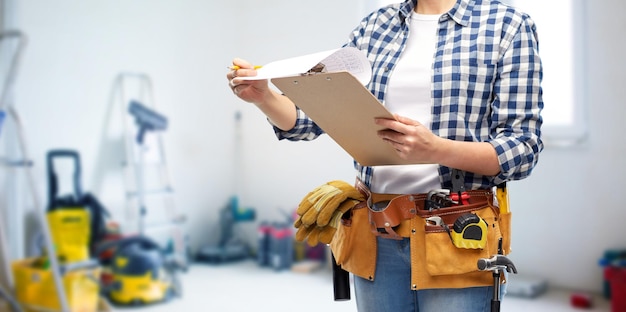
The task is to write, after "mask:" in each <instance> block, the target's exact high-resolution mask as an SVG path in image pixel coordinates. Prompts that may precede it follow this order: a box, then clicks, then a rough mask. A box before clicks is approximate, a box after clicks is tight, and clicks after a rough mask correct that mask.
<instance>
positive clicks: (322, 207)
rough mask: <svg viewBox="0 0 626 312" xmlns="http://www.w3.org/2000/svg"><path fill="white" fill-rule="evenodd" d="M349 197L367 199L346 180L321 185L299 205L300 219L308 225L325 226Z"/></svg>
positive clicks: (360, 199)
mask: <svg viewBox="0 0 626 312" xmlns="http://www.w3.org/2000/svg"><path fill="white" fill-rule="evenodd" d="M348 198H350V199H355V200H359V201H364V200H365V198H364V197H363V194H361V192H359V191H358V190H357V189H356V188H354V187H353V186H352V185H350V184H348V183H346V182H344V181H338V180H336V181H330V182H328V183H326V184H324V185H321V186H319V187H317V188H315V189H314V190H313V191H311V192H309V194H307V195H306V196H305V197H304V199H302V201H301V202H300V205H298V210H297V213H298V215H299V216H300V218H299V220H300V222H302V224H304V225H306V226H311V225H313V224H316V225H317V226H325V225H327V224H328V222H329V221H330V219H331V218H332V216H333V213H334V212H335V210H337V208H338V207H339V205H341V203H342V202H343V201H345V200H346V199H348ZM296 222H298V221H296Z"/></svg>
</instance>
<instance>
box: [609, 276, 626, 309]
mask: <svg viewBox="0 0 626 312" xmlns="http://www.w3.org/2000/svg"><path fill="white" fill-rule="evenodd" d="M604 278H605V279H606V280H607V281H608V282H609V283H610V284H611V311H612V312H624V311H626V268H620V267H613V266H608V267H606V268H604Z"/></svg>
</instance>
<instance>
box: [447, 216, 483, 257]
mask: <svg viewBox="0 0 626 312" xmlns="http://www.w3.org/2000/svg"><path fill="white" fill-rule="evenodd" d="M449 233H450V238H451V239H452V243H453V244H454V246H456V247H457V248H465V249H483V248H485V246H486V245H487V222H486V221H485V220H483V219H482V218H481V217H479V216H478V215H476V214H474V213H471V212H468V213H465V214H462V215H461V216H460V217H458V218H457V219H456V221H454V225H453V226H452V231H450V232H449Z"/></svg>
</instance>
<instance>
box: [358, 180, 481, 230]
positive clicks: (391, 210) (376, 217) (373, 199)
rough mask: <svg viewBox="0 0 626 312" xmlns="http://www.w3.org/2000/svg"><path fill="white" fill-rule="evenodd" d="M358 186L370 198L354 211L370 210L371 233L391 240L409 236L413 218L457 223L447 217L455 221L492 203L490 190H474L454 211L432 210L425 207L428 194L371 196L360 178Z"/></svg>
mask: <svg viewBox="0 0 626 312" xmlns="http://www.w3.org/2000/svg"><path fill="white" fill-rule="evenodd" d="M355 186H356V188H357V189H358V190H359V191H360V192H361V193H362V194H363V195H364V196H365V198H366V199H367V200H366V201H364V202H362V203H360V204H359V205H357V206H356V207H355V209H358V208H365V207H367V208H368V212H369V222H370V225H371V230H372V233H374V234H375V235H376V236H380V237H384V238H390V239H402V238H405V237H409V236H410V232H411V231H410V229H409V226H408V221H409V220H410V219H412V218H413V217H416V216H419V217H422V218H428V217H430V216H434V215H437V216H439V217H441V218H442V219H443V221H444V222H447V223H454V219H451V218H446V216H450V217H452V216H453V215H454V217H455V218H456V216H458V214H459V213H463V212H470V211H472V210H474V209H476V207H481V206H485V205H487V204H492V203H493V192H492V191H491V190H472V191H465V192H464V193H466V194H467V195H469V198H468V199H467V202H465V203H463V204H462V205H456V206H454V207H451V208H452V209H451V208H446V209H444V210H440V209H431V208H428V207H426V203H427V202H428V200H429V194H408V195H401V194H380V193H372V192H371V191H370V190H369V188H368V187H367V186H366V185H365V184H364V183H363V182H361V181H360V180H359V179H357V181H356V185H355Z"/></svg>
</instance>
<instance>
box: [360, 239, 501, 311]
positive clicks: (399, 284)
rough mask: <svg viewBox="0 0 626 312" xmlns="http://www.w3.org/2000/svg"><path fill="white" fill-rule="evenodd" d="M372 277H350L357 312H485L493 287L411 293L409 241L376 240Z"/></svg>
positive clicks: (489, 304)
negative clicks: (373, 277)
mask: <svg viewBox="0 0 626 312" xmlns="http://www.w3.org/2000/svg"><path fill="white" fill-rule="evenodd" d="M377 256H378V260H377V261H376V278H375V280H374V281H373V282H372V281H369V280H367V279H364V278H360V277H357V276H355V277H354V287H355V295H356V303H357V309H358V311H359V312H409V311H410V312H418V311H419V312H447V311H454V312H481V311H485V312H489V311H490V309H491V299H492V297H493V287H491V286H488V287H473V288H461V289H452V288H451V289H426V290H418V291H415V290H411V253H410V244H409V239H408V238H405V239H404V240H393V239H384V238H380V237H379V238H378V255H377Z"/></svg>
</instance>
